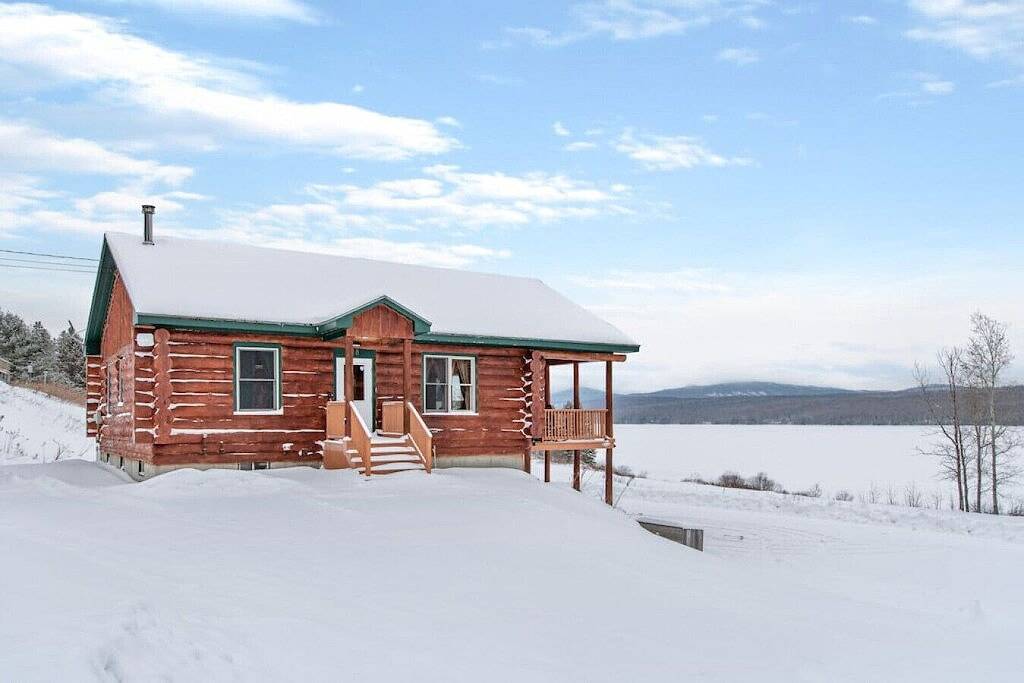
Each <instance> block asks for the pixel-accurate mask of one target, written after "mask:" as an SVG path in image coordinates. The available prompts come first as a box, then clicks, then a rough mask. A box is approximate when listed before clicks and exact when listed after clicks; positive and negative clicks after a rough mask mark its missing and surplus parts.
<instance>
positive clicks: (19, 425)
mask: <svg viewBox="0 0 1024 683" xmlns="http://www.w3.org/2000/svg"><path fill="white" fill-rule="evenodd" d="M95 457H96V448H95V441H93V440H92V439H90V438H89V437H87V436H86V435H85V408H83V407H82V406H79V405H74V404H72V403H66V402H64V401H60V400H57V399H55V398H52V397H50V396H47V395H46V394H41V393H39V392H38V391H32V390H31V389H25V388H23V387H14V386H11V385H9V384H7V383H5V382H2V381H0V465H10V464H15V463H29V462H52V461H54V460H68V459H74V458H87V459H90V460H92V459H94V458H95Z"/></svg>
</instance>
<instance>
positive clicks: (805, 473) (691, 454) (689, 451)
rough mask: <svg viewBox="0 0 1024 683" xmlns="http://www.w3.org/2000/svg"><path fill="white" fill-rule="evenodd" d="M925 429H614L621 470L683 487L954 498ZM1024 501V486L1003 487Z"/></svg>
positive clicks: (673, 427)
mask: <svg viewBox="0 0 1024 683" xmlns="http://www.w3.org/2000/svg"><path fill="white" fill-rule="evenodd" d="M933 431H934V430H930V429H928V428H925V427H886V426H869V425H864V426H831V425H807V426H803V425H616V426H615V439H616V445H617V448H616V450H615V463H616V465H628V466H629V467H630V468H632V469H633V470H634V471H635V472H640V471H646V472H647V473H648V474H649V475H650V476H651V477H656V478H658V479H665V480H671V481H679V480H680V479H685V478H689V477H694V476H700V477H703V478H704V479H716V478H718V476H719V475H720V474H722V473H723V472H725V471H726V470H732V471H734V472H738V473H740V474H742V475H745V476H750V475H753V474H756V473H757V472H767V473H768V475H769V476H770V477H772V478H773V479H775V480H776V481H778V482H779V483H780V484H781V485H782V486H784V487H786V489H788V490H790V491H794V490H804V489H808V488H810V487H812V486H814V485H815V484H819V485H820V486H821V487H822V489H823V490H824V491H825V493H826V494H829V493H833V494H834V493H836V492H837V491H841V490H846V491H849V492H851V493H853V494H859V493H862V492H866V491H868V490H869V489H870V488H871V487H872V486H874V487H875V488H876V489H878V490H882V491H885V490H887V489H888V488H889V486H890V485H891V486H892V487H893V489H894V490H896V491H897V492H899V495H901V496H902V492H903V490H904V488H905V487H906V486H907V485H908V484H913V485H914V486H915V487H916V488H917V489H918V490H919V491H922V492H925V493H926V494H930V493H931V492H933V491H941V492H942V493H943V495H947V496H948V495H949V494H951V493H952V492H953V486H952V485H951V484H950V483H949V482H948V481H943V480H941V479H939V478H938V477H937V476H936V474H937V473H938V471H939V468H938V466H937V463H936V461H935V459H934V458H932V457H930V456H926V455H921V454H920V452H919V451H918V449H919V448H927V447H928V446H929V445H930V444H931V443H932V442H933V441H934V440H935V436H934V434H933ZM1003 490H1004V493H1006V494H1008V495H1010V496H1012V497H1019V498H1024V486H1022V485H1021V483H1018V484H1017V485H1016V486H1013V487H1009V486H1007V487H1004V489H1003Z"/></svg>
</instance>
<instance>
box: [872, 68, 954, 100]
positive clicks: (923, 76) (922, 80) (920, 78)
mask: <svg viewBox="0 0 1024 683" xmlns="http://www.w3.org/2000/svg"><path fill="white" fill-rule="evenodd" d="M904 78H908V79H909V80H910V81H911V82H912V83H913V87H911V88H909V89H904V90H896V91H893V92H887V93H882V94H881V95H879V96H878V97H877V98H876V99H879V100H912V101H913V100H920V101H925V100H928V99H930V98H932V97H941V96H944V95H952V94H953V92H954V91H955V90H956V84H955V83H954V82H953V81H949V80H945V79H943V78H941V77H940V76H937V75H936V74H933V73H928V72H926V71H918V72H915V73H912V74H910V75H909V76H904Z"/></svg>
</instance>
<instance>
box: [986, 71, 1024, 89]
mask: <svg viewBox="0 0 1024 683" xmlns="http://www.w3.org/2000/svg"><path fill="white" fill-rule="evenodd" d="M985 87H986V88H1020V87H1024V74H1021V75H1020V76H1017V77H1015V78H1004V79H1002V80H998V81H992V82H991V83H988V84H986V85H985Z"/></svg>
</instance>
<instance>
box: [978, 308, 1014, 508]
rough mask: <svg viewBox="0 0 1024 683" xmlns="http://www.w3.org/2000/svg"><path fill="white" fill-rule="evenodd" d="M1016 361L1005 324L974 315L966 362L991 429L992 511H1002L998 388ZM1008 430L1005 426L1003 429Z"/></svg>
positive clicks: (981, 315) (979, 314) (985, 316)
mask: <svg viewBox="0 0 1024 683" xmlns="http://www.w3.org/2000/svg"><path fill="white" fill-rule="evenodd" d="M1011 362H1013V353H1012V352H1011V351H1010V341H1009V339H1008V338H1007V334H1006V325H1004V324H1003V323H1001V322H999V321H998V320H995V319H993V318H990V317H988V316H987V315H984V314H982V313H975V314H974V315H972V316H971V341H970V344H969V345H968V348H967V364H968V366H969V372H970V375H971V380H972V382H973V383H975V384H977V386H978V388H979V389H980V391H981V392H982V396H983V397H984V401H985V411H986V417H987V418H988V419H987V423H988V429H989V440H988V441H989V443H988V448H989V452H988V455H989V463H988V464H989V467H990V468H991V484H992V513H993V514H996V515H998V514H999V484H1000V475H999V456H1000V454H1001V453H1000V448H999V445H998V442H999V439H998V436H999V432H1000V429H999V428H1000V425H999V423H998V419H997V413H996V390H997V389H998V388H999V385H1000V384H1001V383H1002V379H1003V373H1004V371H1005V370H1006V368H1007V367H1008V366H1009V365H1010V363H1011ZM1003 433H1004V434H1005V430H1003Z"/></svg>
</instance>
